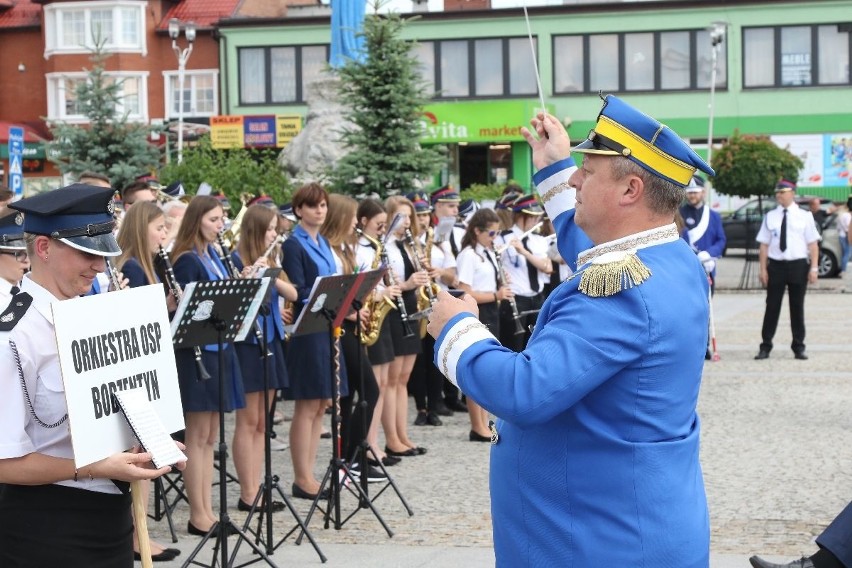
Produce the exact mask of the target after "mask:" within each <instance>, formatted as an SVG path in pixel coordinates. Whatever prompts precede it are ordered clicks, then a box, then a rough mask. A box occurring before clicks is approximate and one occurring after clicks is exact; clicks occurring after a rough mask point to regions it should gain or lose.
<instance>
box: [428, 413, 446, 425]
mask: <svg viewBox="0 0 852 568" xmlns="http://www.w3.org/2000/svg"><path fill="white" fill-rule="evenodd" d="M426 424H428V425H429V426H443V425H444V423H443V422H442V421H441V419H440V418H438V413H437V412H429V413H428V414H426Z"/></svg>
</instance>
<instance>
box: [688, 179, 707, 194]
mask: <svg viewBox="0 0 852 568" xmlns="http://www.w3.org/2000/svg"><path fill="white" fill-rule="evenodd" d="M701 191H704V180H703V179H701V177H699V176H697V175H694V176H692V179H690V180H689V184H688V185H687V186H686V192H687V193H699V192H701Z"/></svg>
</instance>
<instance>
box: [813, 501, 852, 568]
mask: <svg viewBox="0 0 852 568" xmlns="http://www.w3.org/2000/svg"><path fill="white" fill-rule="evenodd" d="M816 542H817V544H818V545H819V546H820V547H821V548H825V549H826V550H828V551H829V552H831V553H832V554H833V555H834V556H835V557H836V558H837V559H838V560H839V561H840V562H841V564H843V565H844V566H852V503H849V504H848V505H846V508H845V509H843V512H841V513H840V514H839V515H837V517H835V519H834V520H833V521H831V524H830V525H828V528H826V529H825V530H824V531H823V532H822V534H821V535H819V536H818V537H817V539H816Z"/></svg>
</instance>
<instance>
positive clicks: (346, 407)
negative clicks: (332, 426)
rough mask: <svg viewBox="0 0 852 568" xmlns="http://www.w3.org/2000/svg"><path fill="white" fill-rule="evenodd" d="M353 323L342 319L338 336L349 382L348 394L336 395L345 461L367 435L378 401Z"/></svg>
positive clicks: (368, 362)
mask: <svg viewBox="0 0 852 568" xmlns="http://www.w3.org/2000/svg"><path fill="white" fill-rule="evenodd" d="M355 326H356V324H355V322H351V321H348V320H344V321H343V329H344V334H343V337H341V338H340V344H341V346H342V348H343V362H344V364H345V365H346V378H347V379H348V381H349V395H348V396H345V397H341V398H340V420H341V421H340V437H341V440H342V442H343V446H342V452H343V455H342V456H340V457H342V458H343V459H346V460H348V459H350V458H352V456H354V455H355V450H357V449H358V445H359V444H360V443H361V441H362V440H364V439H365V438H366V437H367V430H368V429H369V428H370V422H371V421H372V420H373V412H374V411H375V410H376V402H378V400H379V385H378V383H377V382H376V375H374V374H373V367H372V366H371V365H370V359H369V358H368V357H367V349H366V348H365V347H364V346H363V345H362V344H361V342H360V341H359V340H358V337H357V335H356V334H355V329H356V327H355ZM359 352H360V366H359V361H358V359H359ZM362 383H363V389H362ZM356 394H357V395H358V401H357V403H356V402H355V395H356Z"/></svg>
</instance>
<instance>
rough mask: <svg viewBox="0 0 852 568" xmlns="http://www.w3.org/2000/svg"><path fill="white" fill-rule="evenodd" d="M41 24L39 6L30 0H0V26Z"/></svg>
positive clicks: (24, 26)
mask: <svg viewBox="0 0 852 568" xmlns="http://www.w3.org/2000/svg"><path fill="white" fill-rule="evenodd" d="M40 25H41V6H39V5H38V4H33V3H32V2H31V1H30V0H0V28H6V29H8V28H27V27H32V26H40Z"/></svg>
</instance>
